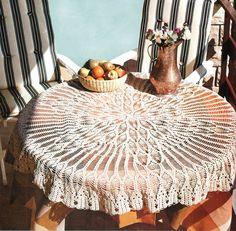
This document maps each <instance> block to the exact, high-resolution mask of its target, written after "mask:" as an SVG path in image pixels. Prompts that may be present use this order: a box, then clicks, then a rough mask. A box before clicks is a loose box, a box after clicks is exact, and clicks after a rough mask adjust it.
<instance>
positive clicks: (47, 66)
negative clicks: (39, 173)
mask: <svg viewBox="0 0 236 231" xmlns="http://www.w3.org/2000/svg"><path fill="white" fill-rule="evenodd" d="M49 13H50V12H49V6H48V1H47V0H30V1H27V0H21V1H6V0H0V25H1V26H0V30H1V31H0V35H1V36H0V119H1V122H3V125H4V126H7V125H8V121H9V120H12V119H17V115H18V114H19V113H20V112H21V110H22V109H23V108H24V107H25V105H26V104H27V103H28V101H29V100H30V99H31V98H32V97H36V96H37V95H38V94H40V93H41V92H42V91H45V90H46V89H48V88H49V87H51V86H53V85H55V84H59V83H60V82H62V81H63V76H62V75H61V71H60V67H63V68H64V69H63V73H65V71H64V70H68V73H69V74H71V75H73V74H75V73H77V72H78V70H79V67H78V66H77V65H76V64H75V63H73V62H72V61H71V60H70V59H69V58H67V57H65V56H63V55H59V56H57V54H56V52H55V46H54V34H53V29H52V23H51V19H50V14H49ZM0 138H1V137H0ZM4 154H5V150H3V148H2V143H1V139H0V161H1V169H2V178H3V184H4V185H6V184H7V178H6V172H5V166H4Z"/></svg>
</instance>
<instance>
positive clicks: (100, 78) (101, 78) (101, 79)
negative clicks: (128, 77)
mask: <svg viewBox="0 0 236 231" xmlns="http://www.w3.org/2000/svg"><path fill="white" fill-rule="evenodd" d="M97 80H100V81H103V80H105V79H104V78H103V77H99V78H97Z"/></svg>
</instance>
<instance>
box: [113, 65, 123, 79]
mask: <svg viewBox="0 0 236 231" xmlns="http://www.w3.org/2000/svg"><path fill="white" fill-rule="evenodd" d="M115 71H116V72H117V73H118V76H119V77H122V76H124V75H125V74H126V71H125V70H124V69H122V68H121V67H120V66H117V67H116V68H115Z"/></svg>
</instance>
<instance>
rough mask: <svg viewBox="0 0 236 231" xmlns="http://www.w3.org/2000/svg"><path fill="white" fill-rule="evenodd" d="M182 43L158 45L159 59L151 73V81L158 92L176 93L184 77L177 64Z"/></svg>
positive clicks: (164, 93)
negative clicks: (178, 51) (178, 49)
mask: <svg viewBox="0 0 236 231" xmlns="http://www.w3.org/2000/svg"><path fill="white" fill-rule="evenodd" d="M180 43H181V41H179V42H177V43H175V44H173V45H171V46H166V47H160V46H159V47H158V57H157V59H156V60H157V61H156V64H155V65H154V67H153V68H152V71H151V73H150V81H151V83H152V85H153V86H154V88H155V90H156V93H157V94H161V95H166V94H171V93H175V92H176V89H177V87H178V85H179V83H180V81H181V79H182V77H181V73H180V71H179V69H178V66H177V48H178V46H179V45H180ZM151 45H153V44H151ZM151 45H150V46H151Z"/></svg>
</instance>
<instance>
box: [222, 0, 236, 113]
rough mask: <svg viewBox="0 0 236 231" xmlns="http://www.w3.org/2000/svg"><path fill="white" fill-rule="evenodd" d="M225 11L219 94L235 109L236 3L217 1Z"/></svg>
mask: <svg viewBox="0 0 236 231" xmlns="http://www.w3.org/2000/svg"><path fill="white" fill-rule="evenodd" d="M218 2H219V3H220V4H221V6H222V7H223V8H224V10H225V22H224V37H223V47H222V57H221V76H220V86H219V87H220V88H219V94H220V95H222V96H224V97H225V98H226V99H227V100H228V101H229V102H230V103H231V104H232V105H233V106H234V108H235V109H236V1H235V0H234V2H233V3H231V2H230V1H228V0H219V1H218Z"/></svg>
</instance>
